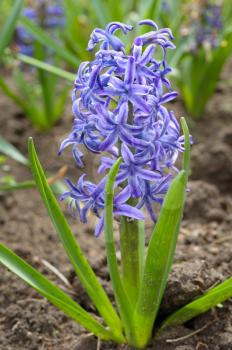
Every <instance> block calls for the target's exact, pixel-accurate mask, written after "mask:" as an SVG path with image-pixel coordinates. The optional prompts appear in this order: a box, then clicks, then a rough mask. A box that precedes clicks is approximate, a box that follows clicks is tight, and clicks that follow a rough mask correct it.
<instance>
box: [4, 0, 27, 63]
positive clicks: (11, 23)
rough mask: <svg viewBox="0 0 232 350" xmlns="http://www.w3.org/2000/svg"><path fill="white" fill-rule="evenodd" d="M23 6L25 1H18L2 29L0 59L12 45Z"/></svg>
mask: <svg viewBox="0 0 232 350" xmlns="http://www.w3.org/2000/svg"><path fill="white" fill-rule="evenodd" d="M22 6H23V0H16V1H15V3H14V6H13V7H12V11H11V13H10V15H9V17H8V19H7V20H6V23H5V25H4V27H3V29H1V34H0V57H1V56H2V54H3V51H4V50H5V48H6V47H7V45H8V44H9V43H10V41H11V38H12V35H13V32H14V29H15V25H16V22H17V20H18V17H19V15H20V12H21V8H22Z"/></svg>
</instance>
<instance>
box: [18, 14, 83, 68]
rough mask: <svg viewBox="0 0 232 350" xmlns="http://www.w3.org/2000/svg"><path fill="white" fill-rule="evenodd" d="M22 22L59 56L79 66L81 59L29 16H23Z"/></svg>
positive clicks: (74, 65) (37, 38)
mask: <svg viewBox="0 0 232 350" xmlns="http://www.w3.org/2000/svg"><path fill="white" fill-rule="evenodd" d="M20 23H21V24H22V25H23V26H24V27H25V28H26V29H27V30H28V31H29V32H30V33H31V34H32V35H33V36H34V37H35V38H36V40H38V41H39V42H40V43H41V44H43V45H45V46H48V47H49V48H50V49H53V50H54V51H55V52H56V54H57V56H59V57H61V58H62V59H64V60H65V61H66V62H68V63H69V64H70V65H72V66H73V67H75V68H76V67H77V65H78V63H79V60H78V58H77V57H76V56H75V55H73V54H72V53H71V52H69V51H68V50H67V49H66V48H65V47H63V46H61V45H60V44H58V43H57V42H56V41H55V40H53V39H52V38H51V36H50V35H48V34H47V33H46V32H45V31H44V30H43V29H41V28H40V27H38V26H37V25H36V24H34V23H33V22H32V21H30V20H29V19H28V18H27V17H22V18H21V19H20Z"/></svg>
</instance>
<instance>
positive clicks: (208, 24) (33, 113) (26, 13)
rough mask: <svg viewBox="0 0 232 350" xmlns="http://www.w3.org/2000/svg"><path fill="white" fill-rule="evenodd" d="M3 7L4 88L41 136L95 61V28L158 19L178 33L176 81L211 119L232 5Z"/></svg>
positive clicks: (109, 2)
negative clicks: (82, 70)
mask: <svg viewBox="0 0 232 350" xmlns="http://www.w3.org/2000/svg"><path fill="white" fill-rule="evenodd" d="M0 6H1V14H0V25H1V26H2V27H3V28H4V30H3V31H2V34H1V35H0V41H1V44H0V54H1V57H0V61H1V77H0V88H1V89H2V91H3V92H4V93H5V94H6V95H8V96H9V97H10V98H11V99H12V100H13V101H14V102H15V103H16V104H17V105H18V106H19V107H20V108H21V109H22V111H23V112H24V113H25V115H26V116H27V117H28V118H29V119H30V120H31V122H32V123H33V125H34V126H36V127H37V128H38V129H40V130H46V129H49V128H50V127H52V126H53V125H54V124H55V123H56V121H57V120H58V119H59V117H61V115H62V112H63V108H64V105H65V102H66V100H67V94H68V93H69V92H70V91H71V82H72V83H73V81H74V79H75V78H74V74H73V73H75V71H76V69H77V67H78V65H79V63H80V61H83V60H89V59H91V57H92V55H93V54H92V53H90V52H88V51H87V50H86V47H87V42H88V37H89V35H90V33H91V31H92V30H93V28H94V27H101V28H104V27H105V25H106V23H108V22H110V21H122V22H124V23H128V24H132V25H133V24H135V23H136V22H137V21H138V20H139V19H143V18H151V19H153V20H155V21H156V22H157V23H158V24H159V26H163V27H170V28H172V31H173V33H174V35H175V42H176V46H177V50H175V52H171V53H169V56H170V57H169V62H171V63H170V65H171V66H172V67H175V69H174V70H173V76H172V79H173V82H174V83H175V84H176V85H177V87H178V89H179V90H180V92H181V97H182V99H183V102H184V105H185V108H186V111H187V114H188V115H189V116H191V117H193V118H200V117H203V115H204V112H205V108H206V106H207V103H208V101H209V99H210V98H211V97H212V95H213V93H214V92H215V89H216V87H217V83H218V81H219V78H220V74H221V71H222V69H223V67H224V64H225V62H226V61H227V59H228V57H229V56H230V55H231V52H232V24H231V23H232V22H231V19H232V4H231V0H192V1H190V0H143V1H142V0H124V1H122V0H118V1H115V0H103V1H102V0H101V1H100V0H88V1H86V0H50V1H45V0H31V1H30V0H28V1H27V0H25V1H23V0H17V1H12V0H2V1H1V5H0ZM5 18H7V20H5ZM141 30H144V29H141ZM137 34H138V33H137ZM3 36H5V39H4V38H3ZM128 40H130V38H129V36H128ZM64 79H65V80H64Z"/></svg>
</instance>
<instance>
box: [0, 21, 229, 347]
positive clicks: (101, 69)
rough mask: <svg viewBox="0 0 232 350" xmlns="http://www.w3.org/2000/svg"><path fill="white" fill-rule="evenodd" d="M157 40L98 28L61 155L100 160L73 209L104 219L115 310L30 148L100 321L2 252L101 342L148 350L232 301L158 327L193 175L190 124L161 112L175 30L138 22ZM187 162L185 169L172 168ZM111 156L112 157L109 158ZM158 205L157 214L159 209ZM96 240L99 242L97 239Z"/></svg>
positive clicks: (121, 27)
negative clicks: (149, 223)
mask: <svg viewBox="0 0 232 350" xmlns="http://www.w3.org/2000/svg"><path fill="white" fill-rule="evenodd" d="M139 25H142V26H145V25H148V26H151V31H149V32H147V33H145V34H142V35H140V36H138V37H136V38H135V39H134V40H133V43H132V45H131V48H126V47H125V45H124V44H123V41H122V40H121V38H119V37H118V36H116V32H119V31H122V32H123V34H124V35H126V34H127V33H128V32H131V31H132V29H133V28H132V27H131V26H128V25H125V24H123V23H119V22H113V23H109V24H108V25H107V27H106V29H105V30H103V29H99V28H97V29H95V30H94V31H93V33H92V35H91V38H90V41H89V45H88V49H89V50H93V49H94V48H95V47H96V46H97V45H100V48H99V50H98V51H97V52H96V55H95V59H94V60H93V61H91V62H84V63H82V64H81V65H80V67H79V70H78V74H77V79H76V81H75V85H74V90H73V112H74V117H75V118H74V126H73V131H72V133H71V134H70V136H69V137H68V138H67V139H66V140H64V142H63V143H62V145H61V149H60V152H62V151H63V149H64V148H65V147H66V146H68V145H72V153H73V156H74V158H75V161H76V163H77V165H78V166H80V167H83V166H84V159H83V153H82V151H81V149H80V147H81V146H85V147H86V148H87V149H88V150H90V151H91V152H93V153H95V154H101V153H102V159H101V165H100V167H99V173H100V174H103V173H104V174H105V175H102V179H101V180H100V182H99V183H98V184H97V185H96V184H94V183H92V182H90V181H87V180H86V179H85V176H84V175H83V176H81V177H80V179H79V180H78V182H77V184H73V183H72V182H71V181H70V180H67V185H68V186H69V190H68V191H67V192H66V193H64V194H63V196H62V199H65V198H69V199H71V201H70V208H71V210H72V212H73V214H74V213H75V212H77V213H78V215H79V216H80V219H81V220H82V221H83V222H86V221H87V214H88V212H89V210H92V211H93V213H94V214H96V215H97V217H99V222H98V224H97V226H96V230H95V234H96V236H98V235H99V234H101V232H102V231H104V236H105V244H106V256H107V263H108V270H109V274H110V278H111V282H112V287H113V291H114V297H115V302H116V308H117V309H115V308H114V306H113V305H112V303H111V301H110V300H109V298H108V296H107V295H106V293H105V291H104V289H103V287H102V286H101V285H100V283H99V281H98V279H97V277H96V275H95V274H94V272H93V270H92V268H91V266H90V265H89V263H88V261H87V259H86V258H85V256H84V254H83V252H82V250H81V248H80V246H79V244H78V242H77V241H76V239H75V237H74V234H73V233H72V232H71V229H70V227H69V225H68V224H67V222H66V220H65V217H64V215H63V213H62V211H61V209H60V207H59V204H58V202H57V201H56V199H55V197H54V195H53V193H52V191H51V189H50V187H49V184H48V183H47V181H46V177H45V174H44V171H43V168H42V166H41V164H40V162H39V159H38V157H37V154H36V151H35V147H34V144H33V140H32V139H31V138H30V139H29V143H28V145H29V158H30V164H31V169H32V173H33V175H34V178H35V181H36V183H37V186H38V188H39V190H40V194H41V197H42V199H43V201H44V204H45V206H46V208H47V211H48V214H49V216H50V217H51V220H52V223H53V225H54V227H55V229H56V231H57V233H58V236H59V238H60V239H61V242H62V244H63V246H64V249H65V251H66V253H67V255H68V257H69V259H70V261H71V263H72V265H73V267H74V270H75V272H76V274H77V276H78V277H79V279H80V281H81V283H82V284H83V286H84V288H85V290H86V292H87V293H88V295H89V297H90V298H91V300H92V302H93V304H94V306H95V308H96V312H98V313H99V315H100V316H101V317H102V321H100V320H99V318H95V317H94V316H93V315H92V314H90V313H88V312H87V311H85V310H84V309H83V308H82V307H81V306H80V305H78V304H77V303H76V302H74V301H73V300H72V299H71V298H70V296H68V295H67V294H65V293H64V292H63V291H62V289H61V288H58V287H57V286H55V285H54V284H53V283H52V282H50V281H49V280H48V279H47V278H46V277H44V276H43V275H42V274H41V273H39V272H38V271H37V270H35V269H34V268H32V267H31V266H30V265H29V264H27V263H26V262H25V261H24V260H22V259H21V258H20V257H18V256H17V255H16V254H14V253H13V252H12V251H11V250H9V249H8V248H7V247H5V246H4V245H3V244H0V261H1V262H2V263H3V264H4V265H5V266H6V267H8V268H9V269H10V270H12V271H13V272H14V273H16V274H17V275H18V276H19V277H21V278H22V279H23V280H24V281H26V282H27V283H28V284H29V285H30V286H32V287H33V288H35V289H36V290H37V291H38V292H39V293H40V294H42V295H43V296H44V297H46V298H47V299H48V300H49V301H50V302H52V303H53V304H54V305H56V306H57V307H59V308H60V309H61V310H62V311H64V312H65V313H66V314H67V315H68V316H70V317H71V318H73V319H74V320H75V321H77V322H78V323H80V324H81V325H82V326H83V327H85V328H86V329H87V330H88V331H89V332H91V333H93V334H94V335H95V336H97V337H99V338H100V339H102V340H113V341H115V342H117V343H119V344H124V343H125V344H129V345H131V346H133V347H135V348H140V349H143V348H145V347H146V346H147V344H148V343H149V341H150V339H151V337H152V331H153V328H154V325H155V326H156V328H155V329H156V330H157V329H158V332H161V331H162V330H163V329H165V328H166V327H168V326H174V325H178V324H181V323H184V322H186V321H188V320H189V319H191V318H193V317H195V316H197V315H199V314H201V313H203V312H205V311H206V310H208V309H210V308H211V307H214V306H216V305H217V304H218V303H221V302H223V301H224V300H226V299H227V298H229V297H231V296H232V279H231V278H230V279H228V280H227V281H225V282H223V283H221V284H219V285H218V286H217V287H215V288H213V289H211V290H210V291H208V292H207V293H206V294H205V295H204V296H201V297H199V298H198V299H196V300H194V301H193V302H191V303H190V304H188V305H186V306H184V307H182V308H181V309H179V310H177V311H175V312H174V313H173V314H171V315H170V316H168V317H167V318H166V319H164V320H163V321H162V323H160V319H159V318H157V314H158V311H159V306H160V303H161V300H162V297H163V294H164V291H165V288H166V284H167V279H168V275H169V272H170V269H171V266H172V263H173V258H174V253H175V246H176V241H177V237H178V232H179V228H180V224H181V218H182V211H183V205H184V200H185V193H186V184H187V177H188V173H189V154H190V143H191V142H190V137H189V133H188V127H187V125H186V123H185V120H184V119H183V118H182V119H181V125H182V128H183V132H184V135H182V134H181V131H180V127H179V123H178V121H177V120H176V119H175V116H174V114H173V112H170V111H169V110H168V109H167V108H166V107H165V103H166V102H168V101H170V100H172V99H173V98H175V97H176V93H175V92H173V91H172V90H171V84H170V82H169V80H168V79H167V74H168V73H169V72H170V68H169V67H168V64H167V59H166V51H167V49H169V48H170V49H174V45H173V43H172V40H173V36H172V33H171V31H170V30H169V29H167V28H165V29H158V28H157V26H156V24H155V23H154V22H152V21H151V20H144V21H141V22H139ZM180 153H182V154H183V166H182V170H178V168H177V165H176V161H177V159H178V156H179V154H180ZM106 154H108V156H106ZM154 203H157V204H158V205H160V206H161V209H160V212H159V214H157V213H156V215H155V213H154V209H153V204H154ZM146 213H148V214H149V216H150V218H151V219H152V220H153V221H154V229H153V231H152V233H151V237H150V241H149V243H148V247H147V250H146V251H145V243H144V241H145V240H144V234H145V233H144V220H145V216H146ZM114 219H115V221H116V222H118V225H119V235H120V251H121V262H120V266H119V263H118V260H117V256H116V246H115V237H114V232H113V220H114ZM96 239H97V238H96Z"/></svg>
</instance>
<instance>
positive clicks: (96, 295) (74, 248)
mask: <svg viewBox="0 0 232 350" xmlns="http://www.w3.org/2000/svg"><path fill="white" fill-rule="evenodd" d="M28 151H29V159H30V163H31V168H32V173H33V176H34V179H35V181H36V184H37V186H38V189H39V191H40V194H41V197H42V199H43V202H44V204H45V206H46V208H47V211H48V214H49V216H50V218H51V220H52V223H53V225H54V228H55V230H56V232H57V234H58V236H59V238H60V240H61V242H62V244H63V246H64V249H65V251H66V254H67V255H68V257H69V259H70V261H71V263H72V265H73V267H74V269H75V271H76V273H77V275H78V277H79V279H80V281H81V283H82V284H83V286H84V287H85V289H86V291H87V293H88V295H89V296H90V298H91V299H92V301H93V303H94V305H95V306H96V308H97V309H98V311H99V313H100V314H101V315H102V317H103V318H104V320H105V322H106V323H107V325H108V326H109V327H110V328H111V330H112V333H113V334H114V336H115V338H117V339H118V342H123V340H124V338H123V336H122V334H121V321H120V319H119V318H118V315H117V314H116V312H115V310H114V308H113V306H112V304H111V302H110V301H109V299H108V297H107V295H106V294H105V291H104V289H103V288H102V286H101V285H100V283H99V281H98V279H97V277H96V275H95V274H94V272H93V270H92V268H91V266H90V265H89V263H88V261H87V259H86V258H85V256H84V254H83V252H82V250H81V248H80V246H79V245H78V243H77V241H76V239H75V237H74V235H73V233H72V231H71V229H70V227H69V225H68V223H67V221H66V219H65V217H64V214H63V213H62V211H61V209H60V207H59V205H58V203H57V200H56V198H55V197H54V195H53V193H52V191H51V189H50V187H49V185H48V183H47V181H46V177H45V174H44V171H43V169H42V166H41V164H40V162H39V159H38V157H37V154H36V151H35V147H34V143H33V140H32V138H29V141H28Z"/></svg>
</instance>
